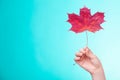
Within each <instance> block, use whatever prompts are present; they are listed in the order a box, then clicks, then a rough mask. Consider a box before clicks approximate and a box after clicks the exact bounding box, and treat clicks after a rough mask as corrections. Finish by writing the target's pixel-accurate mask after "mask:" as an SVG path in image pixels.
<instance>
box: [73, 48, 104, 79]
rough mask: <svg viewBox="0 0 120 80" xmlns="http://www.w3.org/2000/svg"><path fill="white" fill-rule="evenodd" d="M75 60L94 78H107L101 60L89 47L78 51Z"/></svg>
mask: <svg viewBox="0 0 120 80" xmlns="http://www.w3.org/2000/svg"><path fill="white" fill-rule="evenodd" d="M74 60H75V62H76V63H77V64H78V65H79V66H81V67H82V68H84V69H85V70H86V71H88V72H89V73H90V74H91V76H92V80H106V79H105V74H104V70H103V67H102V64H101V62H100V60H99V59H98V58H97V56H95V55H94V54H93V52H92V51H91V50H90V49H89V48H88V47H85V48H83V49H81V50H80V51H79V52H77V53H76V57H75V59H74Z"/></svg>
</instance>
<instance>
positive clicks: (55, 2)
mask: <svg viewBox="0 0 120 80" xmlns="http://www.w3.org/2000/svg"><path fill="white" fill-rule="evenodd" d="M119 3H120V1H119V0H98V1H95V0H0V80H91V76H90V74H89V73H88V72H86V71H85V70H84V69H82V68H81V67H79V66H78V65H75V66H73V63H74V60H73V59H74V57H75V56H74V55H75V53H76V52H77V51H79V50H80V48H83V47H85V45H86V37H85V33H81V34H75V33H73V32H71V31H68V30H69V29H70V27H71V25H70V24H69V23H67V22H66V20H67V19H68V16H67V13H73V12H74V13H77V14H78V13H79V9H80V8H82V7H83V6H87V7H89V8H90V9H91V12H92V14H94V13H95V12H97V11H100V12H105V20H106V22H105V23H103V24H102V26H103V28H104V30H100V31H99V32H96V33H95V34H94V33H90V32H89V33H88V35H89V47H90V48H91V49H92V51H93V52H94V54H96V55H97V56H98V57H99V58H100V60H101V62H102V64H103V67H104V70H105V74H106V78H107V80H120V74H119V71H120V68H119V67H120V63H119V62H118V61H119V60H120V58H119V56H120V52H119V49H120V36H119V34H120V31H119V30H120V26H119V23H120V20H119V19H120V10H119V5H120V4H119Z"/></svg>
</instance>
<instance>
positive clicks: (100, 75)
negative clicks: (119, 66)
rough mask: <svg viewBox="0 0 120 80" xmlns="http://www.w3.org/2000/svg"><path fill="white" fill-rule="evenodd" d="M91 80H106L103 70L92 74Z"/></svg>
mask: <svg viewBox="0 0 120 80" xmlns="http://www.w3.org/2000/svg"><path fill="white" fill-rule="evenodd" d="M91 75H92V80H106V78H105V74H104V70H103V68H100V69H99V70H97V71H96V72H94V73H92V74H91Z"/></svg>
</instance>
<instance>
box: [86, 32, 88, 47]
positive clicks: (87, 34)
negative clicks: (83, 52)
mask: <svg viewBox="0 0 120 80" xmlns="http://www.w3.org/2000/svg"><path fill="white" fill-rule="evenodd" d="M86 47H88V33H87V31H86Z"/></svg>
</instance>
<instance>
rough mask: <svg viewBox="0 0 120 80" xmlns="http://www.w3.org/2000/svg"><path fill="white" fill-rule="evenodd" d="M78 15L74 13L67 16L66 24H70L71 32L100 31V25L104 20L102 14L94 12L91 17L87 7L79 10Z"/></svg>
mask: <svg viewBox="0 0 120 80" xmlns="http://www.w3.org/2000/svg"><path fill="white" fill-rule="evenodd" d="M79 14H80V15H77V14H75V13H72V14H68V17H69V19H68V22H69V23H71V25H72V27H71V29H70V30H71V31H73V32H75V33H81V32H84V31H90V32H93V33H94V32H96V31H98V30H100V29H103V28H102V27H101V26H100V24H101V23H103V22H104V21H105V20H104V13H102V12H96V13H95V14H93V15H91V13H90V9H88V8H87V7H83V8H82V9H80V13H79Z"/></svg>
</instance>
